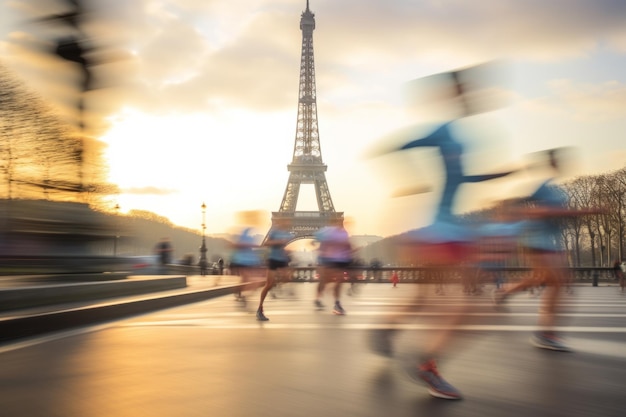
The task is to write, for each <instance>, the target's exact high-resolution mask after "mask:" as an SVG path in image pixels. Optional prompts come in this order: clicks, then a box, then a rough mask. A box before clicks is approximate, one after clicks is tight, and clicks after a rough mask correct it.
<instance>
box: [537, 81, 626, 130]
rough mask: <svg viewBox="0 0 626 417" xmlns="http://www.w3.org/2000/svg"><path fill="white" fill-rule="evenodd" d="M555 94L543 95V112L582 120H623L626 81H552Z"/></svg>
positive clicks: (596, 121)
mask: <svg viewBox="0 0 626 417" xmlns="http://www.w3.org/2000/svg"><path fill="white" fill-rule="evenodd" d="M549 88H550V92H551V95H550V96H547V97H543V98H542V99H540V100H539V102H541V103H543V104H542V108H543V111H548V112H551V113H553V114H561V115H569V117H571V118H574V119H576V120H579V121H586V122H593V123H602V122H609V121H622V120H623V119H624V109H626V84H623V83H621V82H618V81H607V82H603V83H597V84H593V83H582V82H575V81H574V80H570V79H560V80H553V81H551V82H550V83H549Z"/></svg>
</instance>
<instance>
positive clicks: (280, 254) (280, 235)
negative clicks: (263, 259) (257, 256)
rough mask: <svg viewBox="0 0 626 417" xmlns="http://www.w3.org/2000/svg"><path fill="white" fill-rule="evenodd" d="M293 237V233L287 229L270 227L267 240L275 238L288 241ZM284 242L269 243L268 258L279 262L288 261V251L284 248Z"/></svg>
mask: <svg viewBox="0 0 626 417" xmlns="http://www.w3.org/2000/svg"><path fill="white" fill-rule="evenodd" d="M292 238H293V235H292V234H291V233H289V232H287V231H284V230H280V229H272V230H271V231H270V233H269V235H268V236H267V240H269V241H272V240H277V241H281V242H285V243H286V242H288V241H289V240H291V239H292ZM285 243H277V244H275V245H270V251H269V254H268V256H267V257H268V259H271V260H273V261H279V262H289V261H290V258H289V253H288V252H287V250H286V249H285Z"/></svg>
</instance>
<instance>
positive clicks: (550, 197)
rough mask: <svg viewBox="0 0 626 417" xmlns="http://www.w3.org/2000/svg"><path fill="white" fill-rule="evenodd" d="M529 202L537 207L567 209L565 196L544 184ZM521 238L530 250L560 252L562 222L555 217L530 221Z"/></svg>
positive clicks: (548, 184)
mask: <svg viewBox="0 0 626 417" xmlns="http://www.w3.org/2000/svg"><path fill="white" fill-rule="evenodd" d="M530 200H531V201H532V202H534V203H535V204H536V205H537V206H539V207H547V208H554V209H564V208H566V207H567V196H566V195H565V193H564V192H563V191H562V190H561V189H560V188H559V187H557V186H555V185H552V184H550V180H548V181H546V182H544V183H543V184H541V186H539V188H537V190H536V191H535V192H534V193H533V195H531V196H530ZM526 225H527V227H526V233H525V235H524V237H523V240H522V241H523V243H524V246H526V247H528V248H531V249H539V250H547V251H561V250H563V236H562V234H561V231H562V221H561V220H560V219H559V218H557V217H550V218H546V219H537V220H530V221H528V222H527V223H526Z"/></svg>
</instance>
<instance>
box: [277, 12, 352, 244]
mask: <svg viewBox="0 0 626 417" xmlns="http://www.w3.org/2000/svg"><path fill="white" fill-rule="evenodd" d="M300 30H301V31H302V55H301V59H300V92H299V98H298V123H297V128H296V141H295V145H294V148H293V160H292V161H291V164H289V165H288V170H289V180H288V182H287V188H286V189H285V194H284V196H283V200H282V202H281V204H280V209H279V211H277V212H272V228H273V227H275V225H276V222H277V221H278V220H279V219H285V218H287V219H289V220H290V222H289V224H290V231H291V233H292V234H293V236H294V239H293V240H298V239H305V238H311V237H313V235H314V233H315V232H316V231H317V230H319V229H321V228H322V227H325V226H329V225H343V212H337V211H335V207H334V205H333V200H332V198H331V197H330V191H329V189H328V183H327V182H326V174H325V172H326V165H325V164H324V162H323V161H322V149H321V146H320V139H319V130H318V124H317V101H316V91H315V60H314V56H313V30H315V14H313V13H312V12H311V10H310V9H309V2H308V0H307V2H306V10H305V11H304V12H303V13H302V15H301V18H300ZM302 184H313V185H314V187H315V195H316V197H317V207H318V210H317V211H296V206H297V203H298V196H299V194H300V186H301V185H302ZM270 232H271V229H270ZM268 235H269V232H268ZM266 239H267V236H266Z"/></svg>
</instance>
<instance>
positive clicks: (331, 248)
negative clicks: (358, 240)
mask: <svg viewBox="0 0 626 417" xmlns="http://www.w3.org/2000/svg"><path fill="white" fill-rule="evenodd" d="M315 240H316V241H317V242H318V243H319V248H318V257H317V260H318V271H319V284H318V286H317V293H316V296H315V307H316V308H317V309H318V310H321V309H323V308H324V304H323V303H322V298H323V296H324V290H325V289H326V286H327V285H328V284H329V283H330V282H333V281H334V282H335V287H334V289H333V295H334V297H335V305H334V307H333V314H337V315H340V316H343V315H344V314H346V311H345V310H344V309H343V306H342V305H341V284H342V283H343V281H344V280H345V279H344V274H345V273H346V272H348V270H349V269H350V265H351V264H352V261H353V259H352V256H353V250H352V245H351V244H350V237H349V235H348V232H347V230H346V229H345V228H344V227H343V226H342V225H339V226H327V227H324V228H322V229H320V230H318V231H317V233H315Z"/></svg>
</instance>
